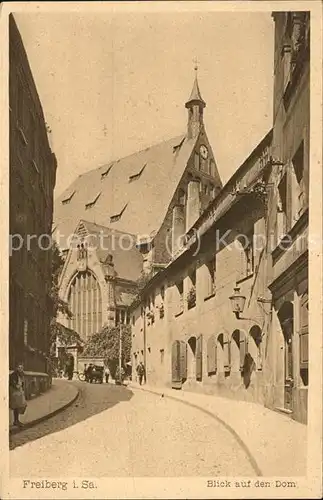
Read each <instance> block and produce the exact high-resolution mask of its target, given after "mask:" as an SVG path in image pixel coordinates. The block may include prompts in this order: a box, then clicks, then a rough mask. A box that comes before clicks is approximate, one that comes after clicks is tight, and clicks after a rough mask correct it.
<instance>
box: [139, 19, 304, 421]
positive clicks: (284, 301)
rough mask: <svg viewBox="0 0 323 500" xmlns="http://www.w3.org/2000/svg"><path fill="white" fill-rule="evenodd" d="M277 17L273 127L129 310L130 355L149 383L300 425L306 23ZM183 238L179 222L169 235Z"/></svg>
mask: <svg viewBox="0 0 323 500" xmlns="http://www.w3.org/2000/svg"><path fill="white" fill-rule="evenodd" d="M273 18H274V22H275V55H274V62H275V75H274V121H273V130H272V131H271V132H270V133H269V134H268V135H267V136H266V137H265V138H264V140H263V141H262V142H261V143H260V144H259V145H258V146H257V148H256V149H255V150H254V151H253V153H252V154H251V155H250V156H249V158H248V159H247V160H246V162H245V163H244V164H243V165H242V166H241V167H240V168H239V169H238V170H237V172H236V173H235V174H234V176H233V177H232V178H231V179H230V181H229V182H228V183H227V185H226V186H224V188H223V189H222V191H221V192H220V193H219V195H218V196H217V197H216V199H215V200H214V201H213V202H212V203H211V205H210V206H209V207H208V208H207V209H206V210H205V211H204V212H203V213H202V215H201V216H200V218H199V219H198V220H197V222H196V223H195V224H194V225H193V227H192V228H191V229H189V230H188V231H187V227H186V237H185V238H184V239H182V240H181V243H182V245H181V248H179V250H178V252H177V253H175V254H173V259H172V261H171V262H170V263H169V264H168V265H167V266H166V268H165V269H164V270H162V271H160V273H159V274H158V275H157V276H155V277H153V278H152V280H151V281H150V283H148V285H147V286H146V288H145V290H144V291H143V293H142V298H141V301H139V302H138V301H137V302H134V304H133V308H132V328H133V348H132V354H133V365H134V366H136V364H137V363H138V362H139V361H140V360H143V361H144V363H145V365H146V371H147V380H148V382H149V383H151V384H162V385H168V386H172V387H174V388H177V389H178V388H183V389H185V388H188V389H194V390H201V391H203V392H208V393H216V394H221V395H225V396H228V397H234V398H239V399H246V400H251V401H256V402H259V403H262V404H264V405H266V406H267V407H269V408H272V409H275V410H279V411H282V412H285V413H287V414H289V415H290V416H291V417H292V418H294V419H296V420H298V421H300V422H303V423H306V421H307V392H308V384H309V379H308V338H309V337H308V335H309V331H308V192H309V189H308V185H309V103H310V95H309V82H310V80H309V76H310V75H309V68H310V64H309V28H310V24H309V23H310V20H309V14H308V13H306V12H288V13H285V12H279V13H274V14H273ZM255 182H256V184H255ZM197 183H198V180H197ZM237 186H238V188H237ZM199 191H200V190H199V188H198V187H197V188H196V191H195V192H196V193H198V192H199ZM260 200H261V203H260ZM200 201H201V200H200V199H199V198H198V197H197V198H196V204H195V207H198V206H199V203H200ZM197 211H198V210H197ZM182 230H183V226H180V225H179V224H178V222H177V218H176V217H174V218H173V228H172V231H173V235H177V234H178V233H179V232H180V231H182ZM226 232H228V233H227V236H226V238H225V239H224V240H222V239H221V238H222V236H223V235H224V234H226ZM219 241H220V243H219ZM233 290H234V291H233ZM239 308H240V311H239ZM234 313H235V314H234Z"/></svg>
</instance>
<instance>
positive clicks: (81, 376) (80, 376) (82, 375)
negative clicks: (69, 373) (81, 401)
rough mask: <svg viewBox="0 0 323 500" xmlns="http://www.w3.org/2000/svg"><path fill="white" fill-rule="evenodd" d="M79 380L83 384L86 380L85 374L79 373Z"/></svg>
mask: <svg viewBox="0 0 323 500" xmlns="http://www.w3.org/2000/svg"><path fill="white" fill-rule="evenodd" d="M79 380H80V381H81V382H84V380H85V375H84V373H79Z"/></svg>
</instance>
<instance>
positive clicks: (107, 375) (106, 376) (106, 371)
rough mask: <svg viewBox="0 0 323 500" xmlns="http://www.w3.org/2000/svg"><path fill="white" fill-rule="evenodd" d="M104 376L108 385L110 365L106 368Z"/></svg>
mask: <svg viewBox="0 0 323 500" xmlns="http://www.w3.org/2000/svg"><path fill="white" fill-rule="evenodd" d="M104 376H105V383H106V384H108V383H109V377H110V370H109V367H108V365H106V367H105V368H104Z"/></svg>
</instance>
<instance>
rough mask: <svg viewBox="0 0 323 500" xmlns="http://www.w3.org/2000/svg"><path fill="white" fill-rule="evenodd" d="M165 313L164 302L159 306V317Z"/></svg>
mask: <svg viewBox="0 0 323 500" xmlns="http://www.w3.org/2000/svg"><path fill="white" fill-rule="evenodd" d="M164 314H165V309H164V304H163V303H161V304H160V306H159V317H160V318H163V317H164Z"/></svg>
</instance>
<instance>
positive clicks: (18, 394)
mask: <svg viewBox="0 0 323 500" xmlns="http://www.w3.org/2000/svg"><path fill="white" fill-rule="evenodd" d="M24 388H25V381H24V367H23V365H22V363H19V364H18V365H17V368H16V369H15V370H14V371H13V372H12V373H11V374H10V376H9V407H10V409H11V410H12V411H13V418H14V421H13V425H17V426H18V427H21V426H22V425H23V424H22V423H21V422H20V420H19V415H23V414H24V413H25V411H26V408H27V403H26V398H25V391H24Z"/></svg>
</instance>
